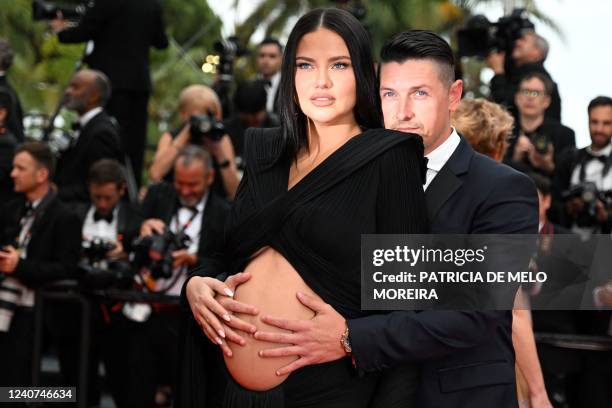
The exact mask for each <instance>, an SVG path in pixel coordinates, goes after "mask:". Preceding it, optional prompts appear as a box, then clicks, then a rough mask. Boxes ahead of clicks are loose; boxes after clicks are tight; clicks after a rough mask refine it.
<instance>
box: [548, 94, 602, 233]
mask: <svg viewBox="0 0 612 408" xmlns="http://www.w3.org/2000/svg"><path fill="white" fill-rule="evenodd" d="M588 114H589V133H590V134H591V145H590V146H587V147H585V148H583V149H580V150H577V151H576V150H574V151H568V152H566V154H564V155H563V157H562V158H560V159H559V161H560V163H559V168H558V169H557V171H556V174H555V184H556V186H557V191H563V192H564V193H563V196H562V197H560V198H561V199H562V200H564V201H565V210H566V216H567V219H566V222H565V224H566V226H568V227H571V228H572V230H573V231H574V232H576V233H578V234H580V235H581V236H582V237H583V238H584V239H587V238H588V237H589V236H590V235H591V234H593V233H609V232H610V231H611V229H612V228H611V226H612V217H611V212H610V200H609V197H610V192H611V191H612V172H610V166H611V165H612V155H611V153H612V145H611V144H610V138H611V137H612V98H609V97H607V96H598V97H597V98H595V99H593V100H592V101H591V102H590V103H589V107H588Z"/></svg>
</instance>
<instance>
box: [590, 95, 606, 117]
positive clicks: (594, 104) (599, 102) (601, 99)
mask: <svg viewBox="0 0 612 408" xmlns="http://www.w3.org/2000/svg"><path fill="white" fill-rule="evenodd" d="M600 106H612V98H610V97H609V96H598V97H597V98H595V99H593V100H592V101H591V102H589V108H588V112H589V113H591V111H592V110H593V109H595V108H598V107H600Z"/></svg>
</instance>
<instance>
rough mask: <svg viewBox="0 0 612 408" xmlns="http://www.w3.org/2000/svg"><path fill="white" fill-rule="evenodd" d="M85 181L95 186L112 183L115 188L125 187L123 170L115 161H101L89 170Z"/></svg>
mask: <svg viewBox="0 0 612 408" xmlns="http://www.w3.org/2000/svg"><path fill="white" fill-rule="evenodd" d="M87 181H88V182H89V184H95V185H97V186H101V185H103V184H108V183H113V184H115V185H116V186H117V188H121V187H123V186H124V185H125V176H124V174H123V168H122V167H121V164H120V163H119V162H118V161H117V160H112V159H101V160H98V161H97V162H95V163H94V164H92V166H91V167H90V168H89V176H88V178H87Z"/></svg>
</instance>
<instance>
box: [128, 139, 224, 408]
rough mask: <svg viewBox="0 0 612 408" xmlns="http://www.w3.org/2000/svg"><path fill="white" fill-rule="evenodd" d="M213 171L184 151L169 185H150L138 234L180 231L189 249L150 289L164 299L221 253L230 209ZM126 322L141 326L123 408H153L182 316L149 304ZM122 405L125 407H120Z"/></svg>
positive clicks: (171, 362)
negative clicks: (192, 271) (143, 313)
mask: <svg viewBox="0 0 612 408" xmlns="http://www.w3.org/2000/svg"><path fill="white" fill-rule="evenodd" d="M214 176H215V174H214V170H213V168H212V160H211V157H210V155H209V154H208V153H207V152H206V151H205V150H203V149H202V148H200V147H197V146H193V145H190V146H187V147H185V148H184V149H183V150H182V151H181V153H180V154H179V155H178V156H177V158H176V161H175V165H174V181H173V184H170V183H168V182H162V183H159V184H156V185H153V186H151V188H149V191H148V193H147V196H146V197H145V199H144V201H143V204H142V209H143V215H144V217H145V218H146V221H145V222H144V223H143V224H142V227H141V235H142V236H150V235H153V234H162V233H164V231H165V230H167V229H169V230H170V231H172V232H173V233H179V232H184V233H186V234H187V236H189V238H190V242H189V244H188V247H187V248H184V249H180V250H176V251H174V252H173V253H172V258H173V263H172V271H171V276H169V277H166V278H157V279H156V280H155V281H154V282H153V283H151V284H150V285H151V287H152V288H154V289H155V290H158V291H164V293H166V294H168V295H176V296H178V295H179V294H180V291H181V288H182V286H183V282H184V280H185V278H186V276H187V270H188V269H191V268H194V267H196V266H198V264H199V263H200V262H201V260H202V259H203V258H204V257H205V256H206V255H207V254H210V253H213V252H217V251H220V250H221V248H222V246H221V244H222V239H220V238H221V237H222V234H223V228H224V224H225V219H226V216H227V213H228V210H229V206H228V204H227V203H226V202H225V201H224V200H223V199H221V198H220V197H218V196H217V195H216V194H215V193H214V192H213V191H212V190H211V189H210V186H211V185H212V182H213V178H214ZM126 312H127V315H128V317H130V318H132V319H134V320H138V319H140V320H141V321H140V322H138V323H135V324H136V325H138V327H137V329H135V330H134V335H133V336H132V339H131V340H130V342H129V345H128V350H129V353H128V355H129V358H128V360H127V362H126V363H127V367H126V368H125V369H126V372H128V377H129V379H128V386H127V388H126V391H127V395H125V397H126V399H125V406H126V407H149V406H152V405H153V398H154V394H155V389H156V385H157V384H158V380H159V377H160V374H161V376H165V377H166V378H164V380H165V381H164V382H163V384H171V385H174V381H175V378H174V374H175V373H176V372H177V370H178V344H179V342H178V332H179V322H180V318H181V312H180V309H179V308H178V306H176V307H171V306H169V305H162V304H160V305H153V307H152V310H150V311H149V313H150V316H148V318H146V317H145V318H144V320H145V321H144V322H143V321H142V320H143V319H142V316H136V315H135V314H131V313H130V311H126ZM120 406H123V405H122V404H121V403H120Z"/></svg>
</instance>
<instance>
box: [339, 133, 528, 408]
mask: <svg viewBox="0 0 612 408" xmlns="http://www.w3.org/2000/svg"><path fill="white" fill-rule="evenodd" d="M426 199H427V203H428V213H429V217H430V222H431V233H432V234H495V233H502V234H504V233H507V234H513V233H515V234H516V233H521V234H529V233H531V234H535V233H537V230H538V198H537V193H536V189H535V187H534V185H533V183H532V182H531V180H529V179H528V178H527V177H526V176H524V175H523V174H521V173H519V172H516V171H515V170H513V169H511V168H510V167H508V166H505V165H502V164H499V163H497V162H495V161H493V160H491V159H489V158H488V157H485V156H483V155H481V154H479V153H476V152H475V151H474V150H473V149H472V148H471V147H470V146H469V145H468V143H467V142H466V141H465V139H463V138H462V139H461V142H460V144H459V146H458V147H457V148H456V149H455V151H454V153H453V154H452V156H451V157H450V159H449V160H448V161H447V163H446V164H445V165H444V167H443V168H442V169H441V170H440V172H439V173H438V174H437V175H436V176H435V178H434V179H433V181H432V182H431V184H430V185H429V187H428V189H427V190H426ZM527 261H528V260H525V265H526V263H527ZM516 262H518V263H522V261H521V260H519V259H517V260H516ZM523 267H524V266H523ZM516 270H517V271H519V270H523V269H516ZM348 325H349V329H350V341H351V345H352V348H353V355H354V356H355V358H356V361H357V367H358V368H359V369H360V370H363V371H365V372H370V371H378V370H383V369H388V368H392V367H394V366H397V365H398V364H401V363H413V362H415V361H420V362H421V363H422V375H421V376H422V378H421V385H420V390H419V403H418V406H419V407H421V408H437V407H453V408H479V407H482V408H491V407H496V408H510V407H512V408H515V407H516V406H517V405H518V402H517V398H516V383H515V372H514V349H513V347H512V312H511V311H454V310H449V311H422V312H405V311H399V312H392V313H389V314H384V315H374V316H369V317H365V318H360V319H355V320H349V321H348ZM398 386H399V385H398ZM381 392H384V390H383V391H381Z"/></svg>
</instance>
